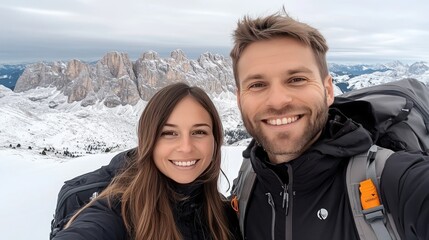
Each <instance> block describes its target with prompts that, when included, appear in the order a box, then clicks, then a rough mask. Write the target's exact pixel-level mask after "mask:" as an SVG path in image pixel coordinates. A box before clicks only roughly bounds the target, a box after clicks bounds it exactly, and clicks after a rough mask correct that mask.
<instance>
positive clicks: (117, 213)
mask: <svg viewBox="0 0 429 240" xmlns="http://www.w3.org/2000/svg"><path fill="white" fill-rule="evenodd" d="M170 187H172V188H173V190H174V191H175V192H177V193H180V194H183V195H185V196H189V197H188V198H186V200H182V201H178V202H174V203H172V204H171V205H172V210H173V215H174V219H175V222H176V226H177V227H178V229H179V231H180V233H181V234H182V236H183V240H203V239H212V238H211V234H210V231H209V230H208V229H207V224H206V222H205V218H204V217H203V199H204V198H203V192H202V190H203V189H202V185H178V184H173V183H172V182H170ZM225 212H226V216H227V218H228V221H229V227H230V231H231V232H232V233H233V234H234V235H235V237H236V238H235V239H241V233H240V229H239V226H238V220H237V217H236V215H235V212H234V211H233V210H232V208H231V207H230V205H229V204H227V203H226V204H225ZM164 227H165V228H168V227H172V226H164ZM90 239H94V240H128V239H132V238H131V237H129V235H128V233H127V230H126V228H125V225H124V222H123V220H122V217H121V204H120V202H116V203H115V204H113V206H109V204H108V202H107V200H106V199H99V200H96V201H94V202H93V203H92V204H91V206H89V207H88V208H86V209H85V210H84V211H82V213H80V214H79V215H78V217H77V218H76V219H75V221H74V222H73V223H72V224H71V225H70V227H69V228H67V229H64V230H62V231H60V232H58V234H57V235H56V236H55V238H54V240H90Z"/></svg>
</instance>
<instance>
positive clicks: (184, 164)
mask: <svg viewBox="0 0 429 240" xmlns="http://www.w3.org/2000/svg"><path fill="white" fill-rule="evenodd" d="M172 162H173V164H174V165H176V166H180V167H190V166H192V165H194V164H195V163H197V160H192V161H172Z"/></svg>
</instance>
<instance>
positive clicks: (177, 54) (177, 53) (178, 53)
mask: <svg viewBox="0 0 429 240" xmlns="http://www.w3.org/2000/svg"><path fill="white" fill-rule="evenodd" d="M171 58H173V59H174V60H176V61H177V62H182V61H188V58H187V57H186V55H185V53H184V52H183V51H182V50H181V49H176V50H174V51H172V52H171Z"/></svg>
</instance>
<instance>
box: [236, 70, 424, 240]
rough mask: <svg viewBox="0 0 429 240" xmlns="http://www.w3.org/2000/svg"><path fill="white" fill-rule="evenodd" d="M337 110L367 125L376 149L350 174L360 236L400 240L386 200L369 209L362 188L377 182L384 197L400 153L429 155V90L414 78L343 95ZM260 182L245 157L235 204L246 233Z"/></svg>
mask: <svg viewBox="0 0 429 240" xmlns="http://www.w3.org/2000/svg"><path fill="white" fill-rule="evenodd" d="M331 107H333V108H337V109H339V110H340V111H341V112H342V113H344V114H345V115H346V116H348V117H350V118H351V119H353V120H354V121H355V122H357V123H360V124H362V126H363V127H365V128H366V129H367V130H368V131H369V132H370V133H371V135H372V138H373V140H374V143H375V144H376V145H373V146H372V147H371V148H370V149H369V150H368V151H367V152H364V153H361V154H358V155H356V156H353V157H352V158H351V159H350V161H349V163H348V166H347V171H346V185H347V193H348V197H349V202H350V207H351V210H352V213H353V218H354V222H355V225H356V229H357V231H358V234H359V237H360V238H361V239H400V236H399V234H398V231H397V229H396V226H395V223H394V221H393V218H392V216H391V214H390V213H389V212H387V211H385V209H384V207H383V205H382V203H381V198H378V199H377V200H379V202H380V204H379V205H378V206H375V207H372V208H369V209H366V210H363V208H362V203H361V193H360V190H359V187H360V186H362V182H364V180H366V179H371V182H372V183H373V184H374V188H375V189H376V190H375V191H377V192H376V194H377V193H379V190H378V188H379V185H380V183H379V180H380V177H381V173H382V171H383V168H384V165H385V163H386V160H387V159H388V158H389V156H390V155H391V154H392V153H394V151H401V150H405V151H422V152H428V151H429V88H428V87H427V86H426V85H425V84H423V83H422V82H419V81H417V80H416V79H411V78H408V79H403V80H399V81H395V82H390V83H385V84H381V85H376V86H371V87H367V88H362V89H359V90H355V91H351V92H348V93H345V94H342V95H340V96H337V97H335V101H334V104H333V105H332V106H331ZM255 179H256V173H255V172H254V170H253V168H252V165H251V163H250V159H249V158H244V159H243V162H242V165H241V167H240V170H239V173H238V177H237V178H236V179H234V181H233V187H232V190H231V205H232V207H233V208H234V210H235V211H236V212H237V213H238V217H239V225H240V230H241V232H242V233H244V220H245V214H246V209H247V203H248V200H249V196H250V195H251V193H252V191H253V186H254V181H255ZM238 207H240V210H241V211H239V209H238Z"/></svg>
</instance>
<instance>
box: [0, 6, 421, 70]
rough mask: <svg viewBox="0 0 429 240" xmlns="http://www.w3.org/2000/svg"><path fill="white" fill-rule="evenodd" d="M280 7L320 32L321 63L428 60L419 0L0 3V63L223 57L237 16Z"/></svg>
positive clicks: (256, 14) (264, 13)
mask: <svg viewBox="0 0 429 240" xmlns="http://www.w3.org/2000/svg"><path fill="white" fill-rule="evenodd" d="M283 5H284V6H285V8H286V10H287V12H288V13H289V15H291V16H292V17H294V18H296V19H299V20H301V21H303V22H306V23H308V24H310V25H312V26H314V27H316V28H317V29H319V30H320V31H321V32H322V34H324V36H325V37H326V39H327V41H328V44H329V46H330V51H329V53H328V61H329V62H342V63H356V62H359V63H370V62H371V63H374V62H380V63H385V62H389V61H393V60H400V61H403V62H406V63H412V62H414V61H426V62H429V1H427V0H418V1H417V0H407V1H403V0H401V1H392V0H376V1H374V0H371V1H369V0H359V1H358V0H354V1H345V0H344V1H337V0H323V1H321V0H286V1H279V0H259V1H254V0H116V1H113V0H37V1H33V0H0V63H17V62H25V61H53V60H64V61H67V60H69V59H72V58H76V59H80V60H84V61H90V60H99V59H100V58H101V57H102V56H103V55H104V54H105V53H106V52H109V51H119V52H125V53H128V54H129V56H130V57H131V59H132V60H135V59H137V58H138V57H139V56H140V55H141V54H142V53H143V52H146V51H148V50H155V51H157V52H158V53H159V54H160V55H161V56H163V57H165V56H169V54H170V52H171V51H172V50H174V49H178V48H180V49H182V50H184V52H185V54H186V55H187V56H188V58H194V59H195V58H197V57H198V56H199V55H200V54H201V53H204V52H207V51H209V52H213V53H219V54H222V55H224V56H228V54H229V50H230V48H231V46H232V37H231V34H232V31H233V29H234V27H235V25H236V22H237V20H238V19H239V18H241V17H242V16H244V15H246V14H247V15H250V16H261V15H266V14H268V13H272V12H275V11H278V10H280V9H281V7H282V6H283Z"/></svg>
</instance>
